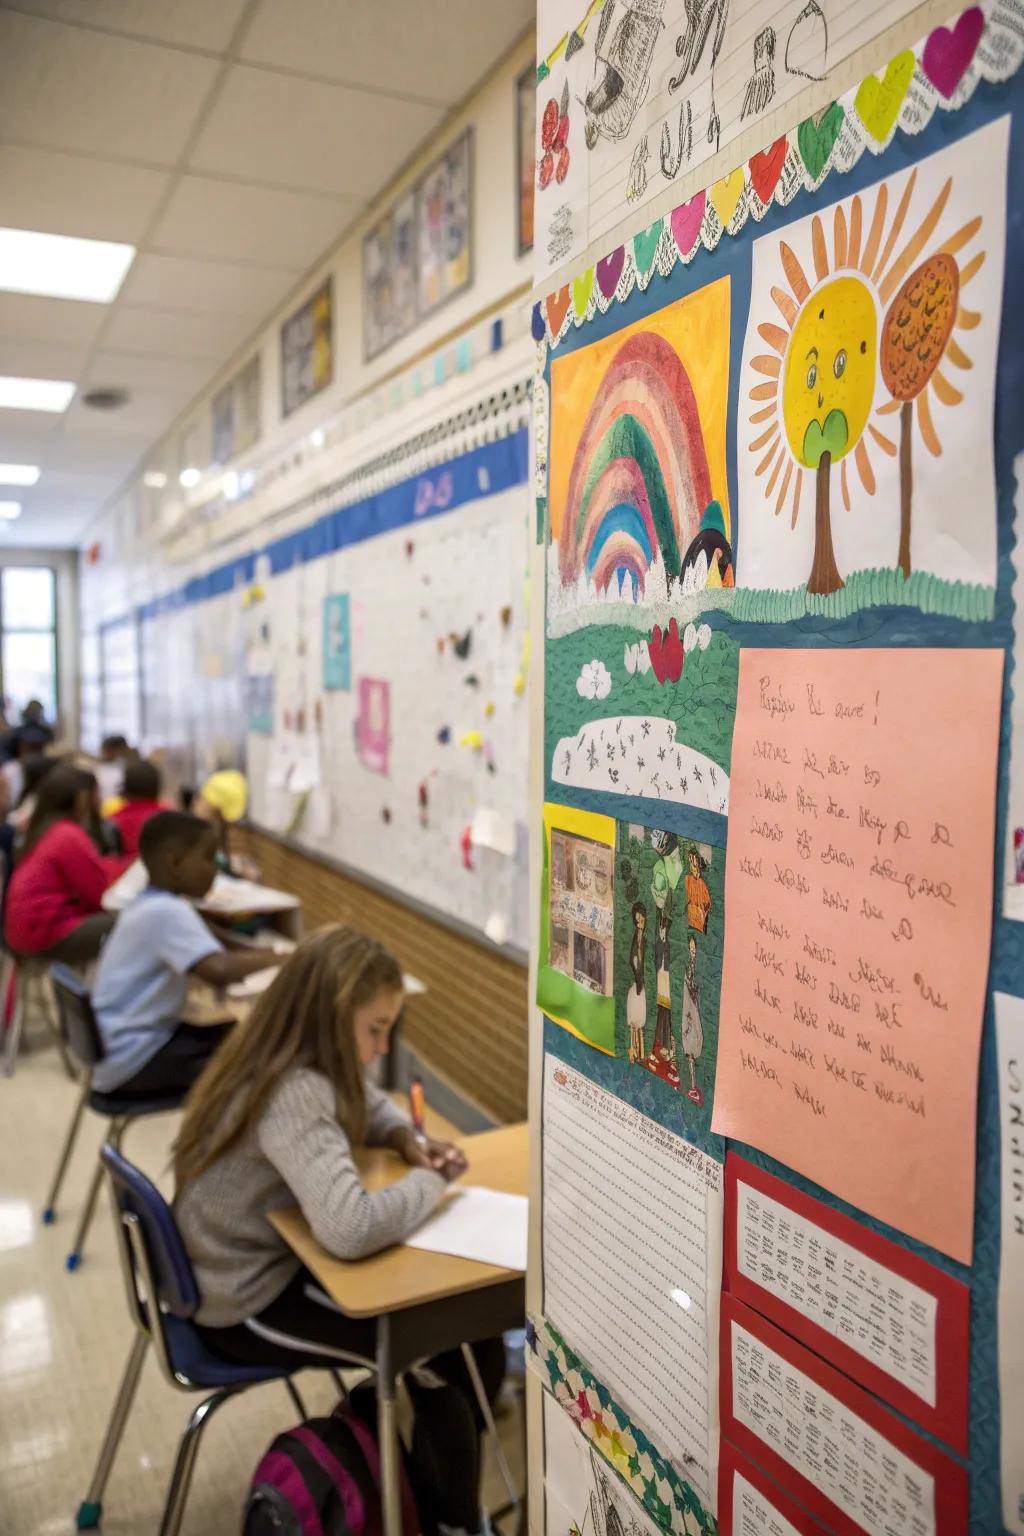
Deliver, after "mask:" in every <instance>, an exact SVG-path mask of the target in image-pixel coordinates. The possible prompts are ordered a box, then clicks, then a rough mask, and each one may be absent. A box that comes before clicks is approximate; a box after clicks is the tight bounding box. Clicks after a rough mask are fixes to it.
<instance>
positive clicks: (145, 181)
mask: <svg viewBox="0 0 1024 1536" xmlns="http://www.w3.org/2000/svg"><path fill="white" fill-rule="evenodd" d="M2 111H3V108H2V107H0V113H2ZM169 181H170V176H169V175H168V174H167V173H166V172H164V171H146V170H140V169H139V168H138V167H137V166H134V165H112V164H104V165H103V166H98V165H97V164H96V162H95V160H89V159H86V158H83V157H82V156H81V155H68V154H64V153H63V152H58V151H56V150H49V149H19V148H18V147H17V146H15V145H13V144H0V213H2V218H3V222H4V223H5V224H10V225H13V227H14V228H15V229H41V230H44V231H45V232H46V233H47V234H53V235H80V236H83V237H85V238H86V239H90V240H122V241H125V242H126V243H127V244H128V245H138V243H139V241H140V240H141V239H142V236H143V233H144V232H145V229H146V226H147V225H148V224H149V221H150V219H151V218H152V217H153V214H154V212H155V210H156V205H157V203H158V201H159V199H160V197H161V196H162V194H163V192H164V189H165V188H166V186H167V184H168V182H169Z"/></svg>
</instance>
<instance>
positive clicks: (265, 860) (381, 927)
mask: <svg viewBox="0 0 1024 1536" xmlns="http://www.w3.org/2000/svg"><path fill="white" fill-rule="evenodd" d="M233 841H234V844H235V846H236V847H237V848H238V849H239V850H240V851H244V852H246V853H248V854H249V855H250V856H251V857H252V858H254V859H255V860H256V862H257V863H258V864H259V866H260V869H261V870H262V877H263V879H264V881H265V882H266V883H267V885H273V886H277V887H278V888H279V889H280V890H285V891H291V892H294V894H295V895H296V896H298V897H299V898H300V899H301V901H302V907H303V914H304V917H305V923H306V928H307V930H308V929H310V928H318V927H320V926H322V925H323V924H324V923H338V922H342V923H350V924H351V925H352V927H353V928H358V929H360V930H361V931H362V932H363V933H368V934H370V935H372V937H374V938H377V939H380V940H381V941H382V942H383V943H386V944H387V946H388V948H389V949H391V950H393V951H394V954H395V956H396V957H397V959H398V960H399V962H400V963H401V965H402V966H403V967H404V968H405V969H406V970H408V971H411V972H412V973H413V975H414V976H418V977H419V978H420V980H421V981H423V982H424V984H425V985H426V987H427V991H426V992H425V993H424V994H423V996H421V997H414V998H411V999H410V1000H409V1003H408V1005H407V1007H406V1011H405V1019H404V1023H403V1032H404V1038H405V1040H406V1042H407V1044H408V1045H409V1046H410V1047H411V1048H412V1049H413V1050H414V1051H415V1052H416V1054H417V1055H419V1056H421V1057H422V1058H423V1060H424V1061H425V1062H426V1063H427V1064H428V1065H429V1066H430V1068H431V1069H432V1070H433V1071H435V1072H436V1073H437V1074H438V1075H439V1076H440V1077H442V1078H444V1079H447V1081H448V1082H449V1083H450V1084H451V1085H452V1087H453V1088H454V1089H455V1090H456V1092H457V1093H459V1094H460V1095H461V1096H462V1097H464V1098H465V1099H467V1100H468V1101H469V1102H470V1103H472V1104H476V1105H478V1106H479V1108H480V1109H482V1110H483V1111H484V1112H485V1114H487V1115H489V1116H492V1117H493V1118H494V1119H496V1120H499V1121H513V1120H524V1119H525V1118H526V1078H527V1042H526V1029H527V1022H526V1021H527V972H526V968H525V967H524V966H522V965H520V964H518V963H517V962H516V961H515V960H511V959H508V958H507V957H506V956H504V955H501V954H499V953H498V952H497V951H496V950H493V949H491V948H489V947H488V946H486V945H483V944H477V943H475V942H474V941H473V940H472V939H469V938H465V937H463V936H462V935H461V934H459V933H456V932H454V931H453V930H452V929H450V928H447V927H445V926H444V925H443V924H442V923H437V922H434V921H432V920H431V919H430V918H429V917H427V916H426V915H424V914H423V913H421V912H418V911H415V910H412V909H411V908H409V907H406V906H403V904H402V903H401V902H400V901H398V900H396V899H395V898H394V897H391V896H388V895H386V894H385V893H384V892H382V891H378V890H376V889H374V888H373V887H371V886H366V885H362V884H361V883H360V882H359V881H357V880H355V879H353V878H352V877H350V876H349V875H346V874H343V873H342V872H341V871H340V870H338V869H336V868H335V867H334V866H332V865H331V864H328V863H325V862H324V861H322V860H320V859H318V858H316V856H315V855H313V854H309V853H305V852H302V851H300V850H298V849H296V848H295V847H294V846H292V845H290V844H287V843H285V842H283V841H282V840H280V839H279V838H276V837H274V836H272V835H271V834H269V833H266V832H261V831H258V830H257V829H255V828H251V827H245V828H238V829H236V831H235V833H234V839H233Z"/></svg>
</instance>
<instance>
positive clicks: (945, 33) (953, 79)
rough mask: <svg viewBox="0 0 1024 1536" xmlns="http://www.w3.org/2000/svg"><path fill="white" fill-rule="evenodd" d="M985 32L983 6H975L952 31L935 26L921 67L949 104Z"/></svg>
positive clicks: (926, 44) (927, 43)
mask: <svg viewBox="0 0 1024 1536" xmlns="http://www.w3.org/2000/svg"><path fill="white" fill-rule="evenodd" d="M984 30H985V13H984V11H983V10H982V9H981V6H980V5H972V6H971V8H970V10H969V11H964V13H963V15H962V16H961V17H960V19H959V21H958V22H957V24H956V26H955V27H954V28H953V29H952V31H951V30H950V29H949V27H936V28H935V31H934V32H933V33H932V34H931V36H930V37H929V39H928V41H927V42H926V43H925V45H924V52H923V53H922V55H921V68H922V69H923V70H924V72H925V74H926V75H927V76H928V79H929V80H930V81H931V83H932V85H934V87H935V89H936V90H937V91H938V92H939V95H940V96H945V97H946V99H947V101H948V99H949V97H950V96H952V94H953V92H954V91H955V90H956V88H957V86H958V85H959V84H960V81H961V80H962V79H963V77H964V75H965V74H966V73H967V68H968V66H969V64H970V62H971V60H972V59H973V58H974V54H975V51H976V49H977V47H978V44H979V43H980V41H981V34H982V32H984Z"/></svg>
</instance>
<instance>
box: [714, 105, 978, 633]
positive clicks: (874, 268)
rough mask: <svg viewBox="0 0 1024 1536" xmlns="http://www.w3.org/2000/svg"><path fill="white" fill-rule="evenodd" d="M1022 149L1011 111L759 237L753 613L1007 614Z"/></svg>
mask: <svg viewBox="0 0 1024 1536" xmlns="http://www.w3.org/2000/svg"><path fill="white" fill-rule="evenodd" d="M1008 142H1009V118H1006V117H1004V118H1002V119H1000V120H998V121H997V122H995V123H992V124H990V125H989V126H988V127H986V128H982V129H979V131H978V132H977V133H974V134H971V135H969V136H968V137H966V138H964V139H961V140H960V141H959V142H958V143H956V144H954V145H951V146H950V147H948V148H946V149H943V150H940V151H939V152H938V153H937V154H934V155H931V156H929V158H927V159H925V160H922V161H920V162H919V163H918V164H917V165H915V166H914V167H913V168H911V169H909V170H905V171H899V172H897V173H895V174H893V175H890V176H888V177H887V178H886V179H885V180H883V181H879V182H877V183H876V184H875V185H874V186H873V187H869V188H868V189H867V190H866V191H864V192H859V193H857V194H856V195H854V196H853V197H847V198H844V199H843V200H842V201H841V202H838V203H835V204H833V205H832V206H830V207H826V208H822V209H821V210H819V211H817V212H815V213H813V214H810V215H808V216H807V217H805V218H803V219H800V220H799V221H797V222H796V223H793V224H789V225H786V226H784V227H783V228H782V229H780V230H779V231H778V232H773V233H772V234H770V235H764V236H762V237H761V239H759V240H756V241H755V242H754V256H753V276H752V283H751V299H750V310H749V317H748V321H747V332H746V339H745V342H744V348H743V365H742V373H741V380H740V397H741V411H740V416H741V420H740V425H739V442H738V444H737V458H738V469H739V500H740V517H741V522H742V526H743V548H742V554H741V558H740V559H739V561H738V563H737V583H738V585H739V587H740V588H741V589H742V591H743V593H744V594H745V595H744V597H743V599H742V601H738V602H737V612H738V613H740V614H742V615H744V616H746V615H747V614H750V615H751V616H753V615H754V614H755V613H756V616H757V617H758V618H760V619H770V618H775V619H788V618H794V617H798V616H799V614H800V613H801V612H803V611H823V612H829V613H831V614H843V613H850V612H853V611H854V610H856V609H857V608H862V607H866V606H869V605H876V604H879V603H908V604H913V605H914V606H916V607H919V608H924V609H926V610H928V611H929V612H939V613H948V614H952V615H954V616H956V617H960V618H974V617H978V616H979V615H982V614H984V615H985V616H991V613H992V609H993V604H994V600H995V582H996V500H995V471H994V457H993V413H994V408H995V375H996V347H997V338H998V335H999V319H1000V304H1001V296H1002V288H1003V248H1004V243H1005V234H1006V211H1005V210H1006V175H1007V148H1008ZM967 506H969V507H970V508H971V515H970V517H964V515H963V511H964V508H965V507H967ZM755 594H756V598H755V596H754V595H755Z"/></svg>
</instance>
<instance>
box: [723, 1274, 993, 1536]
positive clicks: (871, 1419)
mask: <svg viewBox="0 0 1024 1536" xmlns="http://www.w3.org/2000/svg"><path fill="white" fill-rule="evenodd" d="M734 1322H736V1323H738V1324H739V1325H740V1327H741V1328H745V1329H746V1331H747V1332H748V1333H751V1334H753V1336H754V1337H755V1338H756V1339H758V1340H759V1341H760V1342H761V1343H762V1344H764V1345H765V1346H766V1348H768V1349H771V1350H774V1352H775V1353H776V1354H777V1355H781V1357H782V1359H783V1360H785V1361H786V1362H787V1363H788V1364H789V1365H792V1366H794V1367H795V1368H796V1369H797V1370H798V1371H802V1372H803V1373H804V1375H805V1376H809V1377H810V1378H811V1380H812V1381H813V1382H815V1384H816V1385H817V1386H819V1387H820V1388H821V1389H822V1391H823V1392H829V1393H831V1395H832V1396H833V1397H835V1398H838V1399H839V1401H840V1402H841V1403H843V1404H844V1405H845V1406H846V1407H847V1408H848V1409H849V1410H850V1412H851V1413H855V1414H856V1415H857V1416H858V1418H861V1419H863V1420H864V1421H865V1423H867V1424H869V1425H870V1426H871V1428H872V1429H874V1430H875V1431H876V1432H877V1433H878V1434H879V1435H882V1436H883V1437H884V1438H885V1439H886V1440H888V1442H889V1443H890V1445H893V1446H895V1448H896V1449H897V1450H899V1451H902V1452H903V1454H904V1456H907V1457H908V1458H909V1459H910V1460H911V1461H912V1462H914V1464H915V1465H916V1466H918V1467H919V1468H920V1469H921V1470H922V1471H923V1472H927V1473H928V1474H929V1476H931V1477H932V1478H933V1479H934V1481H935V1536H964V1532H965V1531H966V1530H967V1510H968V1484H967V1469H966V1467H963V1466H961V1465H960V1463H959V1462H956V1461H954V1460H953V1458H952V1456H950V1455H949V1454H948V1453H947V1452H946V1451H943V1450H941V1449H940V1447H939V1446H937V1445H933V1444H932V1442H931V1441H930V1440H925V1439H923V1437H922V1436H921V1435H919V1434H917V1432H916V1431H915V1430H913V1429H911V1428H910V1427H909V1426H908V1425H907V1424H904V1422H903V1420H902V1419H898V1418H897V1417H896V1415H895V1414H893V1413H891V1412H890V1411H889V1409H888V1408H885V1407H883V1406H882V1404H881V1403H879V1402H877V1401H876V1400H875V1398H873V1397H872V1396H871V1395H870V1394H869V1393H867V1392H865V1391H864V1390H863V1388H862V1387H858V1386H856V1385H855V1384H854V1383H853V1382H852V1381H849V1380H848V1379H847V1378H846V1377H845V1376H843V1375H842V1374H841V1373H840V1372H839V1371H837V1370H834V1369H833V1368H832V1366H830V1365H827V1364H826V1362H825V1361H824V1360H820V1359H819V1358H818V1356H817V1355H812V1354H811V1351H810V1350H809V1349H806V1348H805V1347H804V1345H803V1344H799V1343H798V1342H797V1341H796V1339H791V1338H790V1337H789V1336H788V1335H787V1334H785V1333H783V1332H782V1331H781V1330H780V1329H778V1328H776V1327H774V1326H773V1325H772V1324H771V1323H769V1322H768V1321H767V1319H766V1318H763V1317H762V1316H761V1315H760V1313H758V1312H754V1311H752V1310H751V1308H750V1307H746V1306H744V1305H743V1303H742V1302H741V1301H737V1299H736V1297H735V1296H732V1295H730V1294H729V1293H728V1292H727V1291H723V1293H722V1312H721V1330H720V1334H719V1373H720V1375H719V1382H720V1386H719V1394H720V1400H721V1401H720V1406H721V1427H722V1435H723V1437H725V1438H728V1439H729V1440H731V1441H732V1442H733V1444H734V1445H737V1446H738V1447H739V1449H740V1450H741V1451H743V1452H744V1453H745V1454H746V1455H747V1456H749V1457H750V1458H751V1459H752V1460H754V1461H758V1462H760V1463H761V1465H762V1466H764V1467H765V1468H766V1469H767V1470H768V1472H770V1473H771V1475H772V1477H773V1478H774V1479H775V1480H776V1481H777V1482H779V1483H781V1484H782V1486H783V1487H789V1488H792V1489H793V1492H794V1494H795V1495H796V1497H797V1498H798V1499H799V1500H800V1502H801V1503H802V1504H805V1505H806V1506H807V1508H808V1509H809V1510H810V1512H811V1514H812V1515H814V1516H815V1518H816V1519H818V1520H821V1521H822V1522H823V1523H824V1524H825V1525H826V1526H827V1527H828V1529H829V1530H831V1531H833V1532H835V1533H836V1536H864V1527H863V1526H862V1525H858V1524H857V1523H856V1522H855V1521H853V1520H851V1519H850V1517H849V1515H847V1514H846V1513H845V1512H844V1511H843V1510H842V1509H840V1508H839V1506H838V1505H837V1504H833V1502H832V1500H831V1499H830V1498H829V1497H828V1496H827V1495H826V1494H824V1493H823V1492H822V1491H821V1489H820V1488H818V1486H817V1485H816V1484H815V1483H812V1482H811V1481H810V1480H809V1479H808V1478H806V1477H804V1476H803V1474H802V1473H800V1472H798V1471H797V1470H796V1468H795V1467H793V1466H791V1465H790V1463H789V1462H788V1461H786V1460H784V1458H783V1457H781V1456H780V1455H779V1454H778V1452H777V1451H775V1450H774V1449H773V1448H772V1446H770V1445H769V1444H768V1442H767V1440H762V1439H761V1438H760V1436H759V1435H755V1434H754V1432H753V1431H752V1430H749V1429H747V1427H746V1425H744V1424H741V1423H740V1421H739V1420H738V1419H737V1418H736V1417H735V1415H734V1413H733V1406H732V1402H733V1399H732V1352H731V1350H730V1347H729V1344H730V1334H731V1329H732V1324H733V1323H734Z"/></svg>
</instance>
